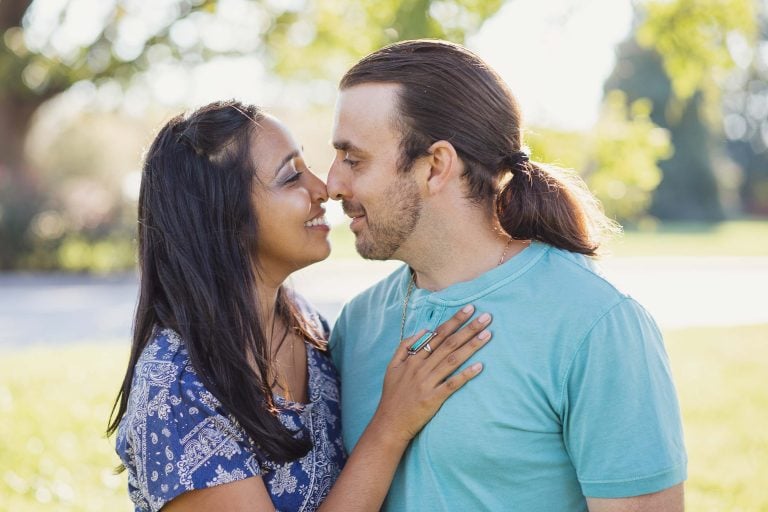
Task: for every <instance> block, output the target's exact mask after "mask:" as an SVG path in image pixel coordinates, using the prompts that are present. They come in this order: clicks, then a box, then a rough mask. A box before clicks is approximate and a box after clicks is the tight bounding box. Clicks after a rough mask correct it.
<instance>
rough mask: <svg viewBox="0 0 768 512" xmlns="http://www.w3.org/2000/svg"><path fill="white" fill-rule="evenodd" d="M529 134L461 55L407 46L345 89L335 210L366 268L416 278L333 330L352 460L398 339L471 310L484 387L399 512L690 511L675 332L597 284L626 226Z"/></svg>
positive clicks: (389, 506)
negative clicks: (672, 341) (673, 354)
mask: <svg viewBox="0 0 768 512" xmlns="http://www.w3.org/2000/svg"><path fill="white" fill-rule="evenodd" d="M521 72H524V71H523V70H521ZM521 134H522V127H521V124H520V114H519V108H518V106H517V104H516V102H515V100H514V98H513V97H512V95H511V93H510V92H509V90H508V88H507V86H506V85H505V84H504V82H503V81H502V80H501V79H500V78H499V77H498V75H497V74H496V73H495V72H494V71H493V70H491V69H490V68H489V67H488V66H487V64H485V63H484V62H483V61H482V60H480V59H479V58H478V57H477V56H475V55H474V54H472V53H471V52H469V51H468V50H466V49H464V48H462V47H460V46H458V45H454V44H451V43H446V42H438V41H406V42H403V43H398V44H395V45H392V46H389V47H386V48H384V49H382V50H379V51H377V52H374V53H373V54H371V55H369V56H367V57H366V58H364V59H363V60H362V61H360V62H359V63H357V64H356V65H355V66H354V67H353V68H352V69H350V70H349V71H348V72H347V74H346V75H345V76H344V78H343V79H342V80H341V85H340V95H339V99H338V104H337V110H336V117H335V121H334V132H333V144H334V147H335V148H336V158H335V160H334V162H333V164H332V166H331V169H330V172H329V176H328V191H329V195H330V197H332V198H334V199H339V200H342V201H343V206H344V209H345V212H346V213H347V214H348V215H349V216H350V217H352V219H353V220H352V222H351V225H350V227H351V229H352V231H353V232H354V234H355V237H356V247H357V250H358V252H359V253H360V254H361V255H362V256H363V257H365V258H370V259H397V260H402V261H404V262H405V263H406V265H404V266H403V267H401V268H400V269H398V270H397V271H395V272H394V273H393V274H392V275H390V276H389V277H387V278H386V279H384V280H383V281H381V282H379V283H378V284H376V285H374V286H373V287H372V288H370V289H368V290H367V291H365V292H363V293H362V294H360V295H359V296H357V297H355V298H354V299H353V300H352V301H351V302H350V303H348V304H347V305H346V306H345V307H344V309H343V310H342V312H341V314H340V316H339V319H338V321H337V323H336V327H335V329H334V331H333V336H332V339H331V351H332V354H333V357H334V359H335V361H336V364H337V366H338V368H339V371H340V374H341V381H342V411H343V414H342V422H343V432H344V442H345V444H346V447H347V448H348V449H351V448H352V447H353V446H354V445H355V443H356V441H357V439H358V438H359V436H360V434H361V432H362V430H363V428H364V427H365V425H366V424H367V422H368V421H369V419H370V418H371V416H372V414H373V411H374V410H375V408H376V405H377V402H378V398H379V394H380V389H381V383H382V378H383V375H384V372H385V368H386V364H387V362H388V361H389V358H390V357H391V355H392V352H393V351H394V350H395V348H396V345H397V340H400V339H403V338H405V337H407V336H409V335H411V334H413V333H415V332H416V331H418V330H419V329H421V328H428V329H434V328H436V326H437V325H439V324H440V322H442V321H443V320H444V319H445V318H448V317H449V316H450V315H452V314H453V313H454V312H455V311H457V310H458V309H459V308H461V307H463V306H464V305H466V304H473V305H474V306H475V307H476V310H477V311H478V312H489V313H491V314H492V316H493V325H492V331H493V336H494V337H493V340H492V341H491V342H490V343H489V344H488V345H487V346H486V347H484V348H483V350H481V351H480V352H478V354H477V355H476V356H475V357H474V358H473V359H471V360H470V361H469V362H468V363H467V364H470V363H471V362H472V361H473V360H478V361H482V362H483V363H484V370H483V373H482V374H481V375H480V376H479V377H478V378H476V379H475V380H474V381H473V382H471V383H470V384H469V385H468V386H466V387H465V388H464V389H462V390H461V391H460V392H459V393H457V394H456V395H454V397H453V398H451V399H450V400H448V402H446V403H445V404H444V405H443V407H442V408H441V409H440V411H439V412H438V413H437V414H436V415H435V417H434V418H433V419H432V421H431V422H430V423H429V424H427V426H426V427H425V428H424V429H423V430H422V431H421V432H420V433H419V435H418V436H416V438H415V439H414V441H413V442H412V444H411V446H410V447H409V448H408V451H407V452H406V454H405V456H404V458H403V460H402V462H401V464H400V466H399V468H398V471H397V474H396V476H395V479H394V481H393V484H392V487H391V489H390V492H389V495H388V498H387V502H386V504H385V507H384V508H385V510H388V511H409V510H413V511H416V510H419V511H422V510H430V511H431V510H460V511H469V510H472V511H474V510H504V511H517V510H519V511H526V512H535V511H552V512H560V511H568V512H571V511H582V510H589V511H591V512H596V511H628V510H631V511H650V510H653V511H655V512H660V511H679V510H682V509H683V484H682V482H683V481H684V480H685V477H686V455H685V449H684V446H683V436H682V428H681V421H680V415H679V407H678V403H677V398H676V395H675V390H674V386H673V384H672V379H671V375H670V371H669V365H668V361H667V356H666V353H665V351H664V347H663V342H662V339H661V334H660V333H659V330H658V328H657V326H656V324H655V323H654V321H653V320H652V319H651V318H650V316H649V315H648V314H647V313H646V312H645V310H644V309H643V308H642V307H641V306H640V305H638V304H637V303H636V302H635V301H634V300H633V299H632V298H631V297H629V296H627V295H625V294H623V293H621V292H620V291H618V290H616V288H614V287H613V286H612V285H611V284H610V283H609V282H607V281H606V280H605V279H604V278H603V277H601V276H600V275H599V274H598V273H597V271H596V270H595V267H594V265H593V262H592V259H591V257H592V256H594V255H595V254H596V250H597V248H598V245H599V240H598V237H599V234H600V233H601V232H605V231H606V230H609V231H610V229H611V228H612V227H613V226H612V224H611V222H610V221H609V220H608V219H606V218H605V216H604V215H603V214H602V213H601V212H600V211H599V209H597V208H595V206H596V203H595V201H594V199H593V198H592V196H591V195H589V194H588V192H587V191H586V189H585V188H584V187H583V186H582V185H581V184H580V182H579V181H578V180H577V179H576V178H573V177H569V175H567V174H566V173H564V172H562V171H560V170H557V169H555V168H552V167H544V166H542V165H539V164H536V163H533V162H531V161H529V160H528V157H527V155H526V154H525V153H524V152H523V151H521V147H522V146H521V145H522V140H521V139H522V136H521ZM422 346H426V349H421V350H418V351H415V353H414V354H413V355H412V356H410V357H420V358H427V357H429V346H428V343H427V344H423V345H422ZM416 348H418V347H416Z"/></svg>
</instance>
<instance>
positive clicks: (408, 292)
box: [400, 237, 513, 353]
mask: <svg viewBox="0 0 768 512" xmlns="http://www.w3.org/2000/svg"><path fill="white" fill-rule="evenodd" d="M512 240H513V238H511V237H510V239H509V240H507V243H506V244H505V245H504V251H502V253H501V258H499V262H498V263H497V264H496V266H497V267H498V266H500V265H501V264H502V263H504V258H506V257H507V251H509V246H510V245H512ZM415 284H416V273H414V272H413V270H411V278H410V279H409V280H408V289H407V290H406V292H405V298H404V299H403V313H402V315H401V317H400V342H402V341H403V335H404V334H405V319H406V317H407V313H408V301H409V300H410V299H411V293H412V292H413V287H414V285H415ZM433 336H435V333H434V332H433V331H427V333H426V334H425V335H424V336H422V337H421V338H419V339H418V340H416V341H415V342H414V343H413V345H411V346H410V348H409V349H408V350H409V353H416V352H418V351H419V350H420V349H422V348H424V346H428V345H427V343H428V342H429V340H430V339H432V337H433Z"/></svg>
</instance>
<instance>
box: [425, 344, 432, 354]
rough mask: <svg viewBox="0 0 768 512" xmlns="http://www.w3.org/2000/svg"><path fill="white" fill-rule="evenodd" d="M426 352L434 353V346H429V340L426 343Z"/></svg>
mask: <svg viewBox="0 0 768 512" xmlns="http://www.w3.org/2000/svg"><path fill="white" fill-rule="evenodd" d="M424 352H426V353H427V354H431V353H432V347H430V346H429V342H427V343H426V344H425V345H424Z"/></svg>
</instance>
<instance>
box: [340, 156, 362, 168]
mask: <svg viewBox="0 0 768 512" xmlns="http://www.w3.org/2000/svg"><path fill="white" fill-rule="evenodd" d="M342 162H344V163H345V164H347V165H348V166H350V167H354V166H356V165H357V164H358V162H357V160H352V159H351V158H349V156H345V157H344V160H342Z"/></svg>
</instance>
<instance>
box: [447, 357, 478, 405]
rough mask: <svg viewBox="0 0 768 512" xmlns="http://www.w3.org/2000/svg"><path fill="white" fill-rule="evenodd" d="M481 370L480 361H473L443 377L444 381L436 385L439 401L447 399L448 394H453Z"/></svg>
mask: <svg viewBox="0 0 768 512" xmlns="http://www.w3.org/2000/svg"><path fill="white" fill-rule="evenodd" d="M481 371H483V365H482V363H474V364H472V365H470V366H468V367H467V368H464V369H463V370H462V371H460V372H459V373H457V374H456V375H454V376H452V377H450V378H448V379H445V381H444V382H443V383H442V384H440V385H439V386H438V387H437V391H438V396H439V397H440V400H441V403H442V402H444V401H445V400H447V399H448V397H449V396H451V395H452V394H454V393H455V392H456V391H457V390H458V389H460V388H461V387H462V386H463V385H464V384H466V383H467V382H469V381H470V380H471V379H473V378H475V377H476V376H477V375H478V374H479V373H480V372H481Z"/></svg>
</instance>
